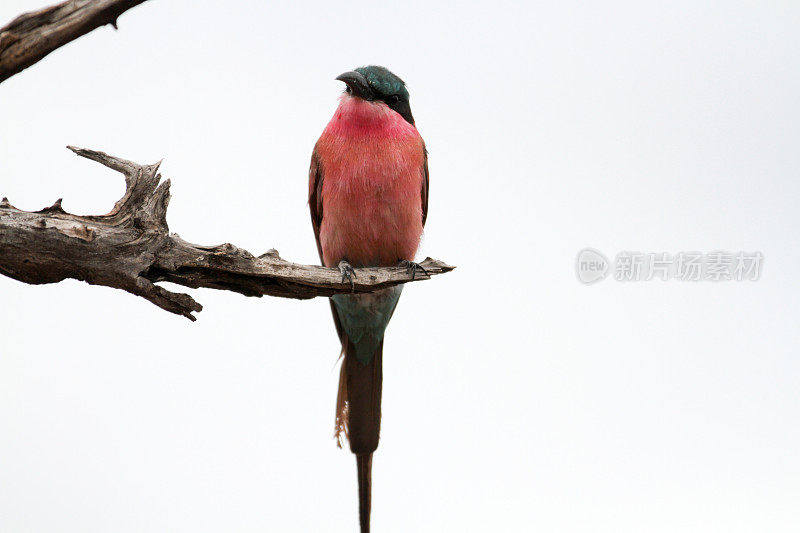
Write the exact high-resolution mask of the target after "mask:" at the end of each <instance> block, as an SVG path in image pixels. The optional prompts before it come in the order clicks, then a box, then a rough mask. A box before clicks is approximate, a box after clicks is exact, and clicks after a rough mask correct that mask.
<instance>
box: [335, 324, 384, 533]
mask: <svg viewBox="0 0 800 533" xmlns="http://www.w3.org/2000/svg"><path fill="white" fill-rule="evenodd" d="M342 346H343V352H344V360H343V361H342V369H341V372H340V374H339V394H338V397H337V400H336V438H337V441H338V443H339V446H340V447H341V442H342V435H344V437H345V438H347V439H348V440H349V441H350V451H352V452H353V453H354V454H355V455H356V465H357V467H358V503H359V505H358V509H359V518H360V523H361V533H369V515H370V507H371V499H372V497H371V493H372V452H374V451H375V450H376V449H377V448H378V440H379V438H380V431H381V388H382V384H383V368H382V367H383V341H381V342H380V344H378V348H377V350H376V352H375V355H374V356H373V357H372V358H371V359H370V360H369V363H367V364H364V363H362V362H361V361H359V360H358V359H357V358H356V352H355V347H354V346H353V343H352V342H351V341H350V340H349V339H348V338H347V336H346V335H344V336H343V342H342Z"/></svg>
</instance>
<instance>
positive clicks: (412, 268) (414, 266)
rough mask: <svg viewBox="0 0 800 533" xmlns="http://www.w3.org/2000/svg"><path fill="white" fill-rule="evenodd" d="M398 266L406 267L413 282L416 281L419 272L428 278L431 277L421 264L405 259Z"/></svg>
mask: <svg viewBox="0 0 800 533" xmlns="http://www.w3.org/2000/svg"><path fill="white" fill-rule="evenodd" d="M397 266H401V267H405V269H406V272H408V274H409V275H410V276H411V279H412V280H413V279H416V277H417V272H422V273H423V274H425V277H426V278H429V277H431V275H430V274H428V271H427V270H425V268H424V267H423V266H422V265H420V264H419V263H415V262H414V261H408V260H407V259H403V260H402V261H400V263H399V264H398V265H397Z"/></svg>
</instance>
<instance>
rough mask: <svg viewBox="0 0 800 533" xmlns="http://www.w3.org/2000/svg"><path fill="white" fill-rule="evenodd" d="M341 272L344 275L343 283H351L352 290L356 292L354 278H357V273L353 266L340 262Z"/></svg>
mask: <svg viewBox="0 0 800 533" xmlns="http://www.w3.org/2000/svg"><path fill="white" fill-rule="evenodd" d="M339 272H341V273H342V283H347V282H348V281H349V282H350V289H351V290H353V291H355V288H356V284H355V282H354V281H353V278H357V277H358V276H356V271H355V270H354V269H353V266H352V265H351V264H350V263H348V262H347V261H344V260H342V261H339Z"/></svg>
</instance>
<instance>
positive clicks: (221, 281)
mask: <svg viewBox="0 0 800 533" xmlns="http://www.w3.org/2000/svg"><path fill="white" fill-rule="evenodd" d="M68 148H69V149H70V150H72V151H73V152H75V153H76V154H78V155H79V156H82V157H86V158H88V159H91V160H93V161H97V162H98V163H102V164H103V165H105V166H107V167H109V168H111V169H113V170H116V171H117V172H121V173H122V174H123V175H124V176H125V194H124V195H123V197H122V198H121V199H120V200H119V201H117V203H116V205H114V208H113V209H112V210H111V212H109V213H108V214H106V215H97V216H79V215H72V214H70V213H67V212H65V211H64V210H63V209H62V208H61V200H60V199H59V200H58V201H57V202H56V203H54V204H53V205H52V206H50V207H47V208H45V209H42V210H41V211H35V212H29V211H22V210H19V209H17V208H15V207H14V206H12V205H11V204H10V203H9V201H8V199H7V198H3V199H2V201H0V274H4V275H6V276H9V277H11V278H14V279H16V280H19V281H22V282H25V283H30V284H41V283H56V282H59V281H61V280H63V279H66V278H73V279H78V280H83V281H86V282H87V283H90V284H93V285H105V286H107V287H114V288H117V289H122V290H124V291H127V292H130V293H131V294H136V295H138V296H141V297H143V298H145V299H147V300H149V301H150V302H152V303H154V304H156V305H157V306H159V307H161V308H162V309H166V310H167V311H170V312H171V313H176V314H179V315H183V316H185V317H187V318H189V319H190V320H195V317H194V316H193V315H192V312H195V311H201V310H202V306H201V305H200V304H199V303H197V302H196V301H195V300H194V299H193V298H192V297H191V296H189V295H188V294H179V293H174V292H170V291H168V290H166V289H164V288H163V287H161V286H159V285H156V283H157V282H159V281H170V282H173V283H177V284H180V285H184V286H186V287H192V288H198V287H208V288H212V289H221V290H228V291H234V292H238V293H240V294H244V295H245V296H262V295H265V294H266V295H269V296H281V297H284V298H298V299H307V298H313V297H315V296H331V295H333V294H336V293H345V292H350V291H355V292H372V291H375V290H378V289H382V288H386V287H390V286H392V285H397V284H399V283H405V282H408V281H413V280H412V279H411V277H410V275H409V274H408V273H407V272H406V269H405V268H400V267H385V268H363V269H356V277H355V279H354V285H353V286H352V287H351V285H350V283H349V282H348V283H342V277H341V274H340V273H339V271H338V270H337V269H333V268H326V267H321V266H312V265H301V264H297V263H290V262H288V261H285V260H283V259H281V258H280V256H279V255H278V252H277V251H275V250H270V251H269V252H267V253H265V254H263V255H261V256H259V257H254V256H253V255H252V254H250V253H249V252H248V251H246V250H243V249H241V248H237V247H236V246H233V245H232V244H227V243H226V244H222V245H219V246H200V245H197V244H191V243H189V242H186V241H184V240H183V239H181V238H180V237H179V236H178V235H177V234H175V233H170V232H169V228H168V226H167V219H166V216H167V204H168V203H169V198H170V194H169V186H170V181H169V180H166V181H164V182H163V183H160V184H159V182H160V181H161V174H159V173H158V167H159V165H160V162H159V163H156V164H154V165H139V164H137V163H133V162H131V161H126V160H124V159H119V158H117V157H113V156H110V155H107V154H104V153H103V152H96V151H94V150H86V149H82V148H74V147H71V146H69V147H68ZM422 266H423V267H424V268H425V270H426V271H427V272H428V274H430V275H435V274H442V273H444V272H449V271H451V270H453V268H454V267H452V266H449V265H447V264H445V263H443V262H441V261H437V260H435V259H431V258H430V257H429V258H427V259H425V261H423V262H422ZM427 277H428V276H425V275H422V276H420V274H419V273H418V274H417V277H416V279H417V280H419V279H427Z"/></svg>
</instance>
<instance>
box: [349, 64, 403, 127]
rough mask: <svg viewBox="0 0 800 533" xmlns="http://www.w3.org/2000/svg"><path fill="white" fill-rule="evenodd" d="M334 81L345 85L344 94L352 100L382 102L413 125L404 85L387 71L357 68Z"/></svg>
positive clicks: (375, 67)
mask: <svg viewBox="0 0 800 533" xmlns="http://www.w3.org/2000/svg"><path fill="white" fill-rule="evenodd" d="M336 79H337V80H339V81H343V82H345V83H346V84H347V88H346V89H345V92H346V93H347V94H349V95H350V96H351V97H352V98H361V99H362V100H366V101H368V102H382V103H384V104H386V105H387V106H388V107H389V108H390V109H393V110H394V111H396V112H397V113H398V114H400V116H401V117H403V118H404V119H405V120H406V122H408V123H409V124H414V117H413V116H412V115H411V104H410V103H409V96H408V89H406V84H405V82H404V81H403V80H401V79H400V77H399V76H397V75H396V74H394V73H393V72H392V71H390V70H389V69H387V68H385V67H379V66H377V65H370V66H368V67H359V68H357V69H355V70H351V71H349V72H345V73H344V74H340V75H339V76H337V77H336Z"/></svg>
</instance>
